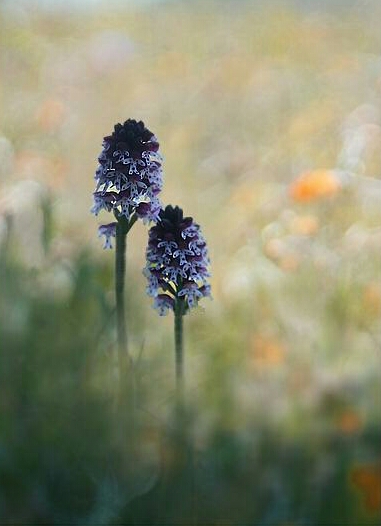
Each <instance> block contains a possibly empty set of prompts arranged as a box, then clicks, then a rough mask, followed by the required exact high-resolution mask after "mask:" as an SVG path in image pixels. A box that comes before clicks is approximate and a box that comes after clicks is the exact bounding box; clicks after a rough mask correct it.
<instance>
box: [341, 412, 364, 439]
mask: <svg viewBox="0 0 381 526" xmlns="http://www.w3.org/2000/svg"><path fill="white" fill-rule="evenodd" d="M337 427H338V428H339V430H340V431H341V432H342V433H343V434H344V435H353V434H355V433H357V432H358V431H360V430H361V429H362V428H363V419H362V418H361V416H360V415H359V414H358V413H357V412H356V411H354V410H353V409H347V410H346V411H344V412H343V413H341V414H340V416H339V417H338V419H337Z"/></svg>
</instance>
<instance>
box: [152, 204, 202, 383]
mask: <svg viewBox="0 0 381 526" xmlns="http://www.w3.org/2000/svg"><path fill="white" fill-rule="evenodd" d="M146 260H147V264H146V267H145V269H144V271H143V272H144V274H145V276H146V277H147V280H148V287H147V293H148V295H149V296H152V297H153V298H154V307H155V309H157V310H158V312H159V314H160V316H164V315H166V314H167V313H168V312H169V311H170V310H172V311H173V312H174V316H175V349H176V379H177V386H178V388H179V389H182V383H183V369H184V364H183V316H184V315H185V314H186V313H187V312H188V311H189V309H192V308H193V307H195V306H196V305H197V304H198V302H199V300H200V299H201V298H203V297H206V296H210V285H209V283H208V277H209V276H210V274H209V271H208V267H209V257H208V249H207V246H206V242H205V239H204V238H203V236H202V234H201V230H200V227H199V225H198V224H196V223H195V222H194V221H193V219H192V218H191V217H184V215H183V211H182V209H181V208H179V207H178V206H176V207H172V206H171V205H168V206H167V207H166V208H165V209H164V210H161V211H160V213H159V218H158V221H157V224H156V225H154V226H153V227H152V228H151V229H150V231H149V239H148V247H147V252H146Z"/></svg>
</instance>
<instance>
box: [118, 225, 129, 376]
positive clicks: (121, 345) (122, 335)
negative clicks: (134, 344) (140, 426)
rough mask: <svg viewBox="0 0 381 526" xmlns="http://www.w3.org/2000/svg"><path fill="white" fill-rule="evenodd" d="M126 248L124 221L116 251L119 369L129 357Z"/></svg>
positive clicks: (120, 228) (120, 226)
mask: <svg viewBox="0 0 381 526" xmlns="http://www.w3.org/2000/svg"><path fill="white" fill-rule="evenodd" d="M126 246H127V228H126V225H125V224H124V223H123V222H122V221H118V223H117V225H116V249H115V297H116V317H117V333H118V358H119V367H121V365H122V364H123V363H124V359H125V357H126V355H127V356H128V346H127V327H126V312H125V302H124V280H125V273H126Z"/></svg>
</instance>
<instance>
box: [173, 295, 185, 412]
mask: <svg viewBox="0 0 381 526" xmlns="http://www.w3.org/2000/svg"><path fill="white" fill-rule="evenodd" d="M174 314H175V360H176V390H177V396H178V399H179V400H178V401H179V402H180V403H181V402H182V398H183V392H184V340H183V316H184V300H183V299H180V298H176V303H175V311H174Z"/></svg>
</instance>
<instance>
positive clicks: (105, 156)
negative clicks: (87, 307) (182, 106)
mask: <svg viewBox="0 0 381 526" xmlns="http://www.w3.org/2000/svg"><path fill="white" fill-rule="evenodd" d="M98 161H99V165H98V168H97V170H96V172H95V181H96V188H95V192H94V194H93V199H94V204H93V207H92V209H91V211H92V213H93V214H95V215H98V214H99V212H100V211H102V210H105V211H106V212H113V214H114V216H115V219H116V221H115V222H112V223H108V224H105V225H101V226H100V227H99V236H105V243H104V248H112V246H113V244H112V238H116V243H115V246H116V250H115V294H116V311H117V328H118V349H119V364H120V370H122V368H123V366H122V364H123V363H125V361H126V360H125V358H126V357H128V358H129V356H128V348H127V329H126V320H125V303H124V279H125V268H126V255H125V253H126V245H127V234H128V232H129V231H130V229H131V228H132V226H133V225H134V223H135V222H136V221H137V219H142V220H143V222H144V223H147V222H149V221H157V220H158V218H159V213H160V210H161V203H160V200H159V198H158V194H159V193H160V191H161V188H162V185H163V177H162V167H161V163H162V157H161V155H160V154H159V143H158V141H157V139H156V137H155V135H154V134H153V133H152V132H151V131H150V130H148V129H147V128H146V127H145V126H144V123H143V122H142V121H139V122H137V121H135V120H133V119H128V120H127V121H125V122H124V124H116V125H115V126H114V131H113V132H112V134H111V135H108V136H107V137H104V139H103V148H102V151H101V153H100V155H99V157H98Z"/></svg>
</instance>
